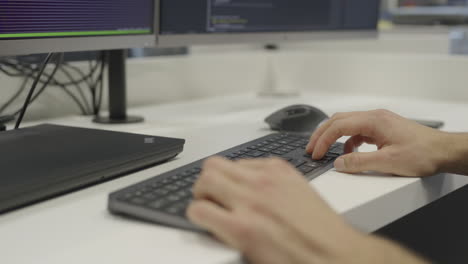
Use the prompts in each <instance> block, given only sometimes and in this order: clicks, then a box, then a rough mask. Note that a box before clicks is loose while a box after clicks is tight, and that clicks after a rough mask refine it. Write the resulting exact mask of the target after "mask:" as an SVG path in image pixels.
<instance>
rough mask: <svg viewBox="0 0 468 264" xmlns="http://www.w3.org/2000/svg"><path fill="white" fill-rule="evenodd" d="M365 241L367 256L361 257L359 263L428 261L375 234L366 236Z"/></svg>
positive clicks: (415, 263) (422, 263) (421, 262)
mask: <svg viewBox="0 0 468 264" xmlns="http://www.w3.org/2000/svg"><path fill="white" fill-rule="evenodd" d="M366 243H367V247H368V255H367V258H366V259H363V260H362V261H363V262H361V263H382V264H386V263H389V264H390V263H408V264H427V263H429V262H428V261H426V260H424V259H423V258H422V257H420V256H418V255H416V254H415V253H413V252H411V251H410V250H408V249H405V248H403V247H402V246H400V245H398V244H396V243H394V242H391V241H389V240H386V239H383V238H380V237H377V236H368V237H367V240H366Z"/></svg>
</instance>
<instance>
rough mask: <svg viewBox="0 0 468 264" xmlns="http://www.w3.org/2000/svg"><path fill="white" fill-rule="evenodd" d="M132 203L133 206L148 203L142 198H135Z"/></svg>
mask: <svg viewBox="0 0 468 264" xmlns="http://www.w3.org/2000/svg"><path fill="white" fill-rule="evenodd" d="M130 202H131V203H132V204H136V205H142V204H145V203H146V200H145V199H143V198H140V197H135V198H132V199H130Z"/></svg>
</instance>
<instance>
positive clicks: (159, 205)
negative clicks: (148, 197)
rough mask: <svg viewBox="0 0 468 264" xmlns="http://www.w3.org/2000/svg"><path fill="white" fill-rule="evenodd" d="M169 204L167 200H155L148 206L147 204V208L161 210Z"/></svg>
mask: <svg viewBox="0 0 468 264" xmlns="http://www.w3.org/2000/svg"><path fill="white" fill-rule="evenodd" d="M168 204H169V201H168V200H167V199H164V198H163V199H159V200H156V201H154V202H152V203H150V204H148V206H149V207H151V208H153V209H161V208H163V207H164V206H166V205H168Z"/></svg>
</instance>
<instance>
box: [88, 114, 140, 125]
mask: <svg viewBox="0 0 468 264" xmlns="http://www.w3.org/2000/svg"><path fill="white" fill-rule="evenodd" d="M144 121H145V119H144V118H143V117H141V116H127V117H125V118H112V117H108V116H96V117H95V118H94V119H93V122H94V123H98V124H135V123H142V122H144Z"/></svg>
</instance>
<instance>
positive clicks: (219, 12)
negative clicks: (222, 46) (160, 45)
mask: <svg viewBox="0 0 468 264" xmlns="http://www.w3.org/2000/svg"><path fill="white" fill-rule="evenodd" d="M379 4H380V1H379V0H359V1H348V0H191V1H187V0H161V6H160V8H161V18H160V34H162V35H171V34H175V35H180V34H212V33H255V32H303V31H321V30H322V31H325V30H327V31H330V30H375V29H376V27H377V20H378V10H379Z"/></svg>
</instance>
